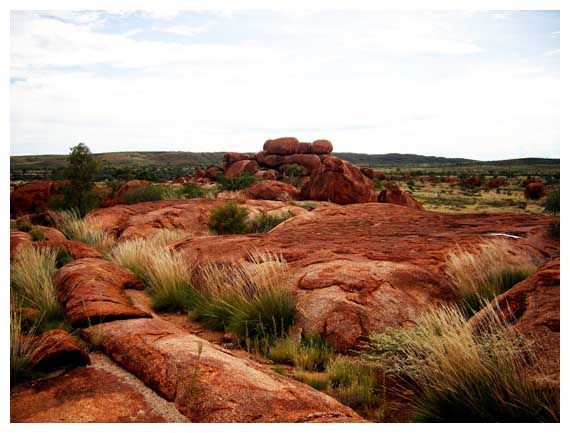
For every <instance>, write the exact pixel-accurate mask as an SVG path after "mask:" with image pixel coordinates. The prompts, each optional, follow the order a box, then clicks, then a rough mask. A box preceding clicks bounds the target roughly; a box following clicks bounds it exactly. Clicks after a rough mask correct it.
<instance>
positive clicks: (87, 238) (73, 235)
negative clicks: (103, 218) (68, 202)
mask: <svg viewBox="0 0 570 433" xmlns="http://www.w3.org/2000/svg"><path fill="white" fill-rule="evenodd" d="M49 216H50V218H51V220H52V221H53V224H54V225H55V227H56V228H57V229H58V230H59V231H60V232H62V233H63V234H64V235H65V237H66V238H67V239H71V240H74V241H79V242H83V243H85V244H87V245H89V246H92V247H93V248H95V249H97V250H99V251H101V252H102V253H104V254H107V253H108V252H109V251H110V250H111V249H112V248H113V245H114V244H115V239H114V238H112V237H111V236H109V235H108V234H107V233H106V232H105V231H104V230H101V229H100V228H98V227H97V226H95V225H94V224H93V223H91V222H90V221H89V220H86V219H84V218H81V217H80V216H79V213H78V212H76V211H73V210H71V211H49Z"/></svg>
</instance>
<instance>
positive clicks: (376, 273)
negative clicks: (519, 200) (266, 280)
mask: <svg viewBox="0 0 570 433" xmlns="http://www.w3.org/2000/svg"><path fill="white" fill-rule="evenodd" d="M555 220H556V218H553V217H549V216H542V215H527V214H518V213H495V214H480V213H479V214H464V213H439V212H427V211H424V210H420V209H414V208H408V207H404V206H398V205H394V204H387V203H363V204H353V205H346V206H339V205H335V204H324V203H321V205H320V206H319V207H318V208H317V209H314V210H312V211H311V212H307V213H304V214H299V215H298V216H296V217H295V218H291V219H289V220H288V221H287V222H285V223H284V224H282V225H280V226H277V227H276V228H274V229H273V230H272V231H271V232H269V233H266V234H263V235H227V236H209V237H197V238H186V239H183V240H181V241H179V242H177V243H175V244H173V245H172V247H173V248H175V249H176V250H178V251H181V252H183V254H184V256H185V257H186V260H187V262H188V263H189V264H192V265H196V264H197V265H200V264H201V263H205V262H208V261H214V262H221V263H232V262H246V261H247V258H248V255H249V254H250V253H251V251H267V252H269V253H272V254H275V255H277V256H281V257H283V258H284V259H285V260H286V261H287V263H288V266H289V272H288V278H287V279H286V280H284V281H283V284H284V287H287V288H290V289H291V290H292V291H293V293H294V294H295V296H296V298H297V307H298V312H299V313H298V316H297V322H298V323H300V324H301V329H302V332H303V333H304V335H311V333H320V334H321V335H322V336H323V337H325V338H327V339H328V340H329V341H330V342H331V343H332V344H334V345H336V346H337V347H338V348H341V349H343V350H345V349H347V348H354V347H355V346H356V347H357V346H358V343H359V342H360V341H362V340H363V339H365V338H366V336H367V335H369V334H370V333H371V332H382V331H384V330H385V329H386V328H387V327H391V326H406V325H407V324H410V323H411V322H414V321H416V320H417V319H418V317H419V315H420V314H421V312H422V311H423V309H424V308H426V307H429V306H432V305H434V304H438V303H441V302H450V301H454V300H455V295H454V292H453V290H452V289H451V287H450V286H449V282H448V277H447V276H446V275H445V272H444V265H445V260H446V256H447V255H448V254H449V252H451V251H455V249H456V248H457V247H458V246H460V247H461V248H463V249H468V250H471V249H473V250H474V248H475V247H476V246H477V245H478V244H479V243H481V242H483V241H485V240H487V239H496V236H497V233H508V234H510V235H515V236H518V237H519V238H517V239H512V238H506V239H509V241H510V242H512V243H513V244H514V245H515V246H516V247H517V248H523V249H528V250H529V251H532V252H533V254H535V253H538V254H539V255H541V256H542V257H544V259H546V258H547V257H549V256H551V255H555V254H558V252H559V248H560V244H559V241H558V240H556V239H554V238H551V237H549V236H548V235H547V233H548V230H549V225H550V223H551V222H553V221H555Z"/></svg>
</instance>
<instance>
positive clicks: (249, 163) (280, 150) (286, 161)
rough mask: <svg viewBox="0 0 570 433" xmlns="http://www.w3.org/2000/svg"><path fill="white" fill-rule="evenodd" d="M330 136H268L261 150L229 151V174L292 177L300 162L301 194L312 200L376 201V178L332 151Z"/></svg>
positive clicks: (226, 166)
mask: <svg viewBox="0 0 570 433" xmlns="http://www.w3.org/2000/svg"><path fill="white" fill-rule="evenodd" d="M332 150H333V146H332V143H331V142H330V141H329V140H316V141H313V142H312V143H309V142H302V141H299V140H297V139H296V138H294V137H282V138H277V139H273V140H267V141H266V142H265V144H264V145H263V150H262V151H261V152H258V153H256V154H255V155H254V154H248V153H233V152H232V153H226V154H225V155H224V164H223V170H224V175H225V176H226V177H239V176H241V175H242V174H244V173H251V174H253V175H255V176H256V177H258V178H260V179H264V180H281V179H284V178H287V177H289V176H288V173H290V172H291V170H290V167H292V166H299V167H300V169H297V173H298V174H295V176H299V177H300V184H301V185H302V190H301V196H302V198H304V199H308V200H323V201H332V202H334V203H338V204H351V203H366V202H374V201H376V193H375V191H374V184H373V183H372V181H371V180H370V179H369V178H368V177H367V176H365V175H364V174H362V172H361V171H360V170H359V169H358V168H356V167H355V166H353V165H352V164H349V163H348V162H346V161H343V160H341V159H339V158H336V157H334V156H332V155H331V152H332Z"/></svg>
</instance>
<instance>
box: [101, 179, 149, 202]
mask: <svg viewBox="0 0 570 433" xmlns="http://www.w3.org/2000/svg"><path fill="white" fill-rule="evenodd" d="M149 185H151V182H149V181H148V180H129V181H128V182H125V183H124V184H123V185H121V186H120V187H119V189H118V190H117V191H115V192H114V193H113V194H111V196H110V197H108V198H106V199H105V201H103V203H101V206H100V207H109V206H114V205H116V204H119V203H123V197H124V196H125V194H126V193H128V192H130V191H134V190H137V189H139V188H143V187H145V186H149Z"/></svg>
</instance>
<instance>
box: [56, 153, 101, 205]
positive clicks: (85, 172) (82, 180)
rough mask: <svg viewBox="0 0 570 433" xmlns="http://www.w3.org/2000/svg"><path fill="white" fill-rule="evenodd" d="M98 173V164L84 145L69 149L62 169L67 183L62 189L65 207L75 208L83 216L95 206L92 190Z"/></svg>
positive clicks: (95, 196) (95, 200)
mask: <svg viewBox="0 0 570 433" xmlns="http://www.w3.org/2000/svg"><path fill="white" fill-rule="evenodd" d="M99 171H100V167H99V163H98V162H97V161H96V160H95V158H94V157H93V155H92V154H91V150H89V147H87V146H86V145H85V144H84V143H79V144H78V145H77V146H74V147H72V148H71V149H70V153H69V155H68V156H67V166H66V167H65V169H64V176H65V179H67V180H68V181H69V183H68V185H67V186H66V187H65V189H64V203H65V207H67V208H75V209H77V210H78V211H79V213H80V215H81V216H84V215H85V214H86V213H87V212H88V211H89V210H90V209H92V208H93V207H95V206H96V204H97V203H96V202H97V198H98V197H97V194H96V193H95V192H94V191H93V188H94V186H95V177H96V176H97V174H98V173H99Z"/></svg>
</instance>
